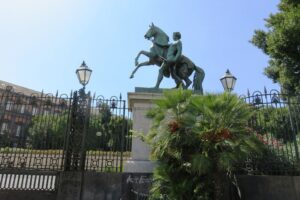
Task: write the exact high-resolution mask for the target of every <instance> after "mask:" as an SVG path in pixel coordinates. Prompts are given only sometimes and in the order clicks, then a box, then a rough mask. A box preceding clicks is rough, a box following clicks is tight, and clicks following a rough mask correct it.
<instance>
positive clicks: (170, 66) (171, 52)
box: [155, 32, 182, 88]
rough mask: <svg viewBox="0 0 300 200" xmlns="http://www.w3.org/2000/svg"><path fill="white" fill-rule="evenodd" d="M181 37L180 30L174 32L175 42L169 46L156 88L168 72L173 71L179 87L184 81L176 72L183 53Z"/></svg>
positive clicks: (172, 74) (172, 73)
mask: <svg viewBox="0 0 300 200" xmlns="http://www.w3.org/2000/svg"><path fill="white" fill-rule="evenodd" d="M180 39H181V34H180V33H179V32H174V33H173V40H174V43H172V44H170V46H169V48H168V53H167V58H166V59H165V60H164V62H163V63H162V65H161V68H160V70H159V74H158V78H157V83H156V85H155V88H159V85H160V83H161V81H162V79H163V75H166V74H168V72H171V76H172V78H173V79H174V80H175V82H176V87H178V86H179V85H180V83H182V81H181V79H180V77H178V75H177V73H176V65H177V64H178V62H179V60H180V58H181V55H182V43H181V41H180Z"/></svg>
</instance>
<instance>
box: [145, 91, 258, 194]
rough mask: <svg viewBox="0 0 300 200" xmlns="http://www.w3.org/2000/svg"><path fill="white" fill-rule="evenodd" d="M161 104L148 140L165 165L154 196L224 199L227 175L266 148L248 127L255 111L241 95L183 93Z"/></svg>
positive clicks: (161, 166) (167, 97)
mask: <svg viewBox="0 0 300 200" xmlns="http://www.w3.org/2000/svg"><path fill="white" fill-rule="evenodd" d="M156 104H157V107H156V108H155V109H153V110H152V111H150V112H149V115H148V116H149V117H150V118H152V119H153V127H152V129H151V131H150V133H149V134H148V136H147V138H146V140H147V141H148V143H149V144H150V145H151V146H152V156H153V158H154V159H156V160H158V163H159V167H158V168H157V169H156V171H155V173H154V180H155V182H154V184H153V187H152V190H151V193H152V197H153V198H160V199H215V200H219V199H222V195H223V192H224V184H223V183H224V181H225V178H224V177H226V175H229V177H231V178H232V177H233V176H232V174H233V171H234V169H235V166H236V164H237V163H239V162H242V161H244V160H245V159H246V158H247V157H248V156H249V155H250V154H259V152H261V150H262V148H263V145H262V143H261V142H260V141H259V140H258V139H257V138H256V137H255V136H254V135H253V134H251V132H250V131H249V130H250V129H248V128H247V123H248V120H249V119H250V117H251V115H252V112H251V109H250V108H249V106H248V105H247V104H245V103H244V102H243V101H241V100H240V99H239V98H238V97H236V96H235V95H232V94H229V93H224V94H206V95H203V96H199V95H192V94H191V92H189V91H184V90H182V89H179V90H176V91H169V92H166V93H165V94H164V98H163V99H161V100H158V101H157V102H156ZM222 186H223V187H222Z"/></svg>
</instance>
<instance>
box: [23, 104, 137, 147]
mask: <svg viewBox="0 0 300 200" xmlns="http://www.w3.org/2000/svg"><path fill="white" fill-rule="evenodd" d="M68 121H69V113H68V112H66V113H61V114H57V115H37V116H34V117H33V119H32V122H31V124H30V126H29V129H28V142H29V145H31V146H32V147H33V148H35V149H59V148H62V147H63V143H64V140H65V136H66V134H67V131H68V123H70V122H68ZM130 126H131V121H130V120H129V119H126V118H123V116H118V115H113V113H112V112H111V111H110V108H109V107H107V106H102V109H101V111H100V112H99V113H98V114H97V115H92V116H90V117H89V122H88V128H87V132H86V149H87V150H116V151H117V150H118V151H119V150H122V148H123V150H124V147H125V146H127V145H126V142H127V138H126V137H127V135H126V130H128V129H129V127H130ZM122 142H123V145H122V144H121V143H122Z"/></svg>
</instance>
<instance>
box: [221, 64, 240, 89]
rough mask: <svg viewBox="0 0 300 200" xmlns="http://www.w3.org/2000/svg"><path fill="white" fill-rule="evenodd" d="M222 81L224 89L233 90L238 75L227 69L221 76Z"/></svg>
mask: <svg viewBox="0 0 300 200" xmlns="http://www.w3.org/2000/svg"><path fill="white" fill-rule="evenodd" d="M220 81H221V83H222V85H223V88H224V90H225V91H227V92H231V91H232V90H233V89H234V86H235V82H236V77H235V76H233V75H232V74H231V73H230V71H229V69H227V71H226V73H225V75H224V76H223V77H221V78H220Z"/></svg>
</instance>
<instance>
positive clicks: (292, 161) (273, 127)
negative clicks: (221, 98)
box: [241, 89, 300, 175]
mask: <svg viewBox="0 0 300 200" xmlns="http://www.w3.org/2000/svg"><path fill="white" fill-rule="evenodd" d="M241 98H242V99H243V100H244V101H245V102H246V103H248V104H249V105H250V106H251V107H252V108H253V110H254V115H253V116H252V118H251V120H250V121H249V127H250V128H251V129H252V130H253V132H254V133H255V134H256V136H257V137H258V139H259V140H261V141H262V142H263V143H264V144H265V145H266V146H267V148H268V151H267V152H266V154H268V155H264V156H263V159H258V158H257V159H255V158H252V159H249V160H248V161H247V162H246V166H245V169H246V171H247V172H248V173H252V174H272V175H276V174H291V175H292V174H299V169H300V165H299V164H300V157H299V153H300V152H299V148H300V96H299V95H287V94H283V93H280V92H279V91H277V90H271V91H269V92H268V91H267V90H266V89H265V90H264V92H259V91H256V92H253V93H252V94H250V92H248V94H247V95H246V96H241Z"/></svg>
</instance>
